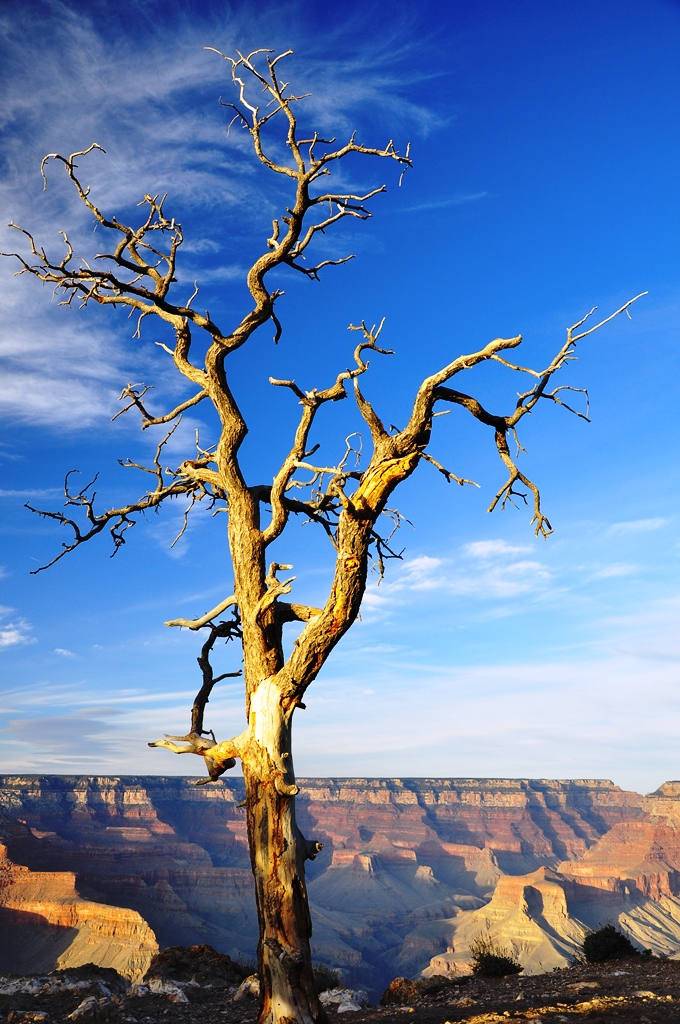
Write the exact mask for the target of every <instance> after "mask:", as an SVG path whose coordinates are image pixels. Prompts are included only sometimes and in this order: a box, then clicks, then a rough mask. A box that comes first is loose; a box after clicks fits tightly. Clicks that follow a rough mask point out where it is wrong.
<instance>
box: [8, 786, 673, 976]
mask: <svg viewBox="0 0 680 1024" xmlns="http://www.w3.org/2000/svg"><path fill="white" fill-rule="evenodd" d="M300 785H301V794H300V796H299V797H298V819H299V823H300V826H301V828H302V831H303V832H304V834H305V835H306V836H307V837H308V838H312V839H318V840H320V841H321V842H323V843H324V850H323V852H322V853H321V854H320V855H319V856H318V858H317V859H316V861H314V862H312V863H309V865H308V869H309V870H308V887H309V895H310V900H311V904H312V915H313V920H314V936H313V947H314V955H315V957H316V958H317V959H319V960H324V961H326V962H329V963H332V964H334V965H337V966H341V967H343V968H344V969H345V970H346V971H347V973H348V977H349V978H350V979H351V980H352V981H353V982H360V983H362V984H364V985H366V986H368V987H369V988H370V989H372V990H373V991H376V990H377V989H379V988H380V987H381V986H382V985H383V984H384V982H385V980H386V979H387V980H389V978H391V977H393V976H394V975H395V974H400V973H401V974H407V975H415V974H417V973H419V972H420V971H422V970H426V971H427V973H432V972H433V971H434V972H443V971H448V970H459V969H461V967H464V964H465V961H466V958H467V952H468V946H469V942H470V941H471V940H472V939H473V938H474V937H475V936H476V935H479V934H480V932H484V933H486V932H488V933H490V934H492V935H494V936H497V937H498V938H499V939H500V940H501V941H503V942H505V943H506V944H513V945H514V948H515V950H516V951H517V952H518V954H519V956H520V959H521V960H522V962H523V963H524V964H525V967H526V969H527V970H528V971H530V972H531V971H540V970H546V969H549V968H550V967H552V966H556V965H559V964H563V963H565V962H567V960H568V958H569V957H570V956H571V955H572V954H573V952H574V950H575V949H576V947H577V945H578V943H579V942H580V941H581V939H582V936H583V929H584V927H593V926H596V925H597V924H599V923H600V922H604V921H610V920H615V919H618V920H619V921H620V922H621V924H622V926H623V927H624V928H625V929H626V930H627V931H628V932H629V934H631V936H632V937H633V938H634V939H635V940H636V941H637V942H638V943H639V944H640V945H643V946H645V947H651V948H652V949H654V950H655V951H656V952H662V953H674V952H675V951H676V950H678V949H680V899H678V894H680V838H676V828H677V826H678V823H680V784H677V783H666V784H665V785H664V786H662V787H661V788H660V789H659V790H658V791H657V793H655V794H652V795H651V796H647V797H643V796H640V795H638V794H636V793H630V792H625V791H623V790H621V789H619V787H617V786H615V785H614V784H613V783H611V782H608V781H602V780H578V781H549V780H548V781H546V780H508V779H432V780H431V779H404V780H399V779H307V780H302V781H301V782H300ZM242 799H243V784H242V780H240V779H238V778H235V779H233V780H229V781H227V782H219V783H217V784H215V785H213V786H206V787H199V788H196V787H195V786H194V785H193V780H192V779H185V778H178V777H155V776H154V777H131V776H128V777H121V778H106V777H83V776H79V777H75V776H72V777H68V776H28V775H27V776H3V777H0V810H2V812H3V815H4V817H3V818H2V819H0V841H1V842H2V843H3V844H4V846H5V848H6V859H5V861H4V862H3V863H4V867H3V866H2V864H0V915H2V919H3V921H4V922H5V924H6V927H5V928H4V929H3V931H4V933H5V934H6V935H8V934H9V932H10V931H11V932H13V933H15V934H21V935H22V936H23V939H22V941H23V942H24V944H25V945H26V952H25V953H22V952H21V949H20V948H19V945H20V944H18V943H13V942H11V941H10V940H6V941H5V943H4V947H5V949H4V951H3V950H0V956H1V957H3V958H4V962H3V966H4V969H5V970H7V969H12V964H11V963H9V962H8V961H9V960H11V959H12V957H14V961H15V962H14V968H13V969H16V970H24V969H25V967H24V966H23V959H22V957H23V958H24V959H25V957H26V956H28V955H32V956H33V957H36V956H38V955H39V956H40V957H41V958H42V959H41V969H46V968H47V967H48V966H49V961H50V958H52V961H53V963H54V965H56V964H57V963H62V962H66V961H67V962H68V963H77V962H85V960H97V961H98V962H101V963H105V964H106V965H107V966H116V965H117V964H118V965H123V966H124V967H125V970H126V972H127V973H128V974H131V975H132V974H133V973H135V972H136V971H137V970H140V969H143V965H144V962H145V961H146V960H147V959H148V958H149V957H150V956H151V954H152V952H153V950H154V949H155V942H156V941H157V942H158V944H159V945H160V946H161V947H163V946H166V945H173V944H182V945H190V944H194V943H199V942H208V943H210V944H211V945H213V946H215V947H216V948H218V949H220V950H223V951H224V952H228V953H230V954H231V955H232V956H236V957H238V956H240V957H242V958H243V959H246V960H248V959H252V957H253V955H254V951H255V945H256V937H257V927H256V921H255V914H254V900H253V889H252V880H251V874H250V865H249V859H248V850H247V845H246V831H245V818H244V812H243V810H242V809H241V808H239V806H238V804H239V803H240V802H241V800H242ZM11 865H13V866H11ZM29 880H30V881H29ZM55 908H57V909H55ZM22 915H27V916H22ZM31 915H32V916H31ZM107 915H108V917H107ZM107 921H108V924H107V923H106V922H107ZM29 925H30V927H29ZM109 933H111V934H109ZM114 939H115V941H114ZM31 950H32V951H33V952H32V954H31V953H30V951H31ZM107 957H108V959H107ZM114 960H115V961H116V962H115V963H114ZM119 969H120V966H119Z"/></svg>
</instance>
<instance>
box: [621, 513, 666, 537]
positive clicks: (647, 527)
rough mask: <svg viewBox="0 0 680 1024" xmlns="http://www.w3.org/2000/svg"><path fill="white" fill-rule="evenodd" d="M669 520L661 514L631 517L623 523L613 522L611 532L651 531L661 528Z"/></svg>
mask: <svg viewBox="0 0 680 1024" xmlns="http://www.w3.org/2000/svg"><path fill="white" fill-rule="evenodd" d="M667 522H668V520H667V519H663V518H661V517H660V516H655V517H654V518H653V519H630V520H628V521H624V522H621V523H612V524H611V525H610V527H609V533H612V534H614V535H621V534H626V533H650V532H651V531H652V530H660V529H661V527H662V526H665V525H666V523H667Z"/></svg>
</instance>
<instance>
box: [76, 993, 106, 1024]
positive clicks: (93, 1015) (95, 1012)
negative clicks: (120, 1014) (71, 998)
mask: <svg viewBox="0 0 680 1024" xmlns="http://www.w3.org/2000/svg"><path fill="white" fill-rule="evenodd" d="M116 1009H117V1006H116V1004H115V1003H113V1002H112V1001H111V1000H110V999H97V997H96V996H87V998H85V999H83V1001H82V1003H79V1004H78V1006H76V1008H75V1010H74V1011H73V1013H69V1014H67V1015H66V1020H82V1021H87V1020H102V1019H104V1018H105V1017H110V1016H111V1014H112V1013H114V1012H115V1011H116Z"/></svg>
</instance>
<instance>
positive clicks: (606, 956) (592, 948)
mask: <svg viewBox="0 0 680 1024" xmlns="http://www.w3.org/2000/svg"><path fill="white" fill-rule="evenodd" d="M639 955H640V954H639V951H638V950H637V949H636V948H635V946H634V945H633V943H632V942H631V941H630V939H629V938H628V937H627V936H626V935H624V934H623V933H622V932H620V931H619V930H618V929H617V928H615V927H614V925H613V924H606V925H605V926H604V927H603V928H598V929H597V931H595V932H591V933H590V935H586V937H585V939H584V940H583V959H584V960H585V961H586V963H589V964H599V963H602V961H603V960H620V959H621V958H622V957H624V956H639Z"/></svg>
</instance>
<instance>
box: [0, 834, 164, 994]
mask: <svg viewBox="0 0 680 1024" xmlns="http://www.w3.org/2000/svg"><path fill="white" fill-rule="evenodd" d="M32 843H33V844H36V845H37V841H36V839H35V837H33V836H31V833H30V831H29V829H28V828H27V827H26V826H25V825H22V824H20V823H14V822H12V821H10V820H9V819H7V818H6V817H4V815H0V973H8V972H15V973H34V972H41V971H50V970H53V969H55V968H65V967H78V966H80V965H81V964H85V963H92V962H96V963H97V964H99V965H100V966H102V967H113V968H114V969H115V970H117V971H118V972H119V974H123V975H124V976H125V977H127V978H130V980H131V981H139V980H141V978H142V977H143V976H144V974H145V972H146V970H147V968H148V966H149V964H150V962H151V958H152V956H153V955H154V953H156V952H157V951H158V943H157V942H156V937H155V935H154V933H153V931H152V930H151V928H149V925H148V924H147V923H146V921H145V920H144V918H143V917H142V916H141V915H140V914H139V913H137V911H135V910H130V909H128V908H126V907H113V906H107V905H105V904H103V903H99V902H96V901H93V900H89V899H86V898H85V897H84V896H83V895H81V894H80V893H79V892H78V890H77V887H76V876H75V875H74V874H73V872H71V871H32V870H31V869H30V868H28V867H26V866H25V865H24V864H16V863H14V861H13V860H12V859H11V858H10V856H9V853H8V850H9V848H12V847H15V846H16V845H17V844H19V845H21V846H23V848H24V849H29V848H30V847H31V845H32Z"/></svg>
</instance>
